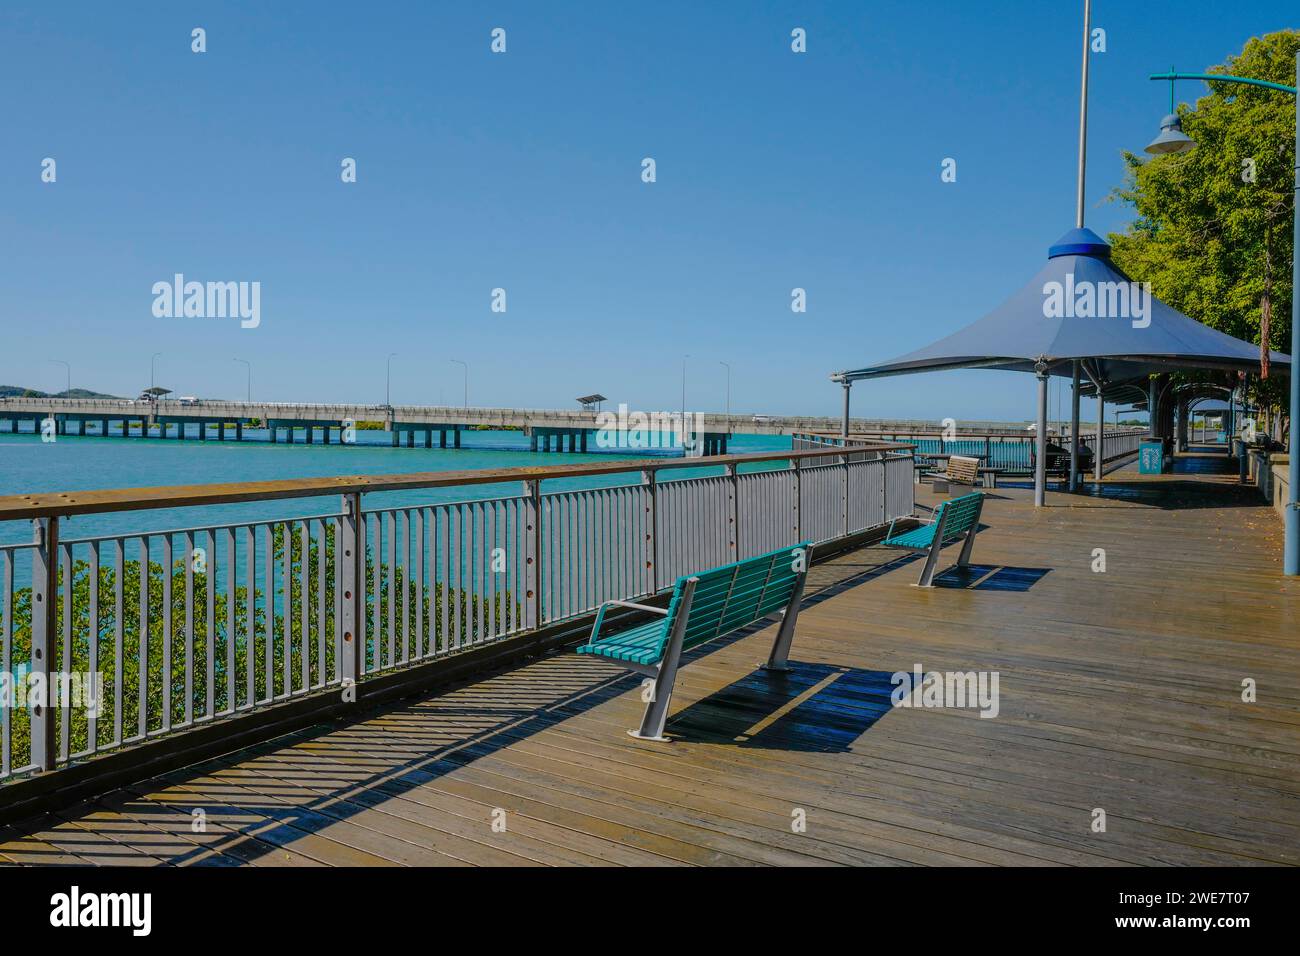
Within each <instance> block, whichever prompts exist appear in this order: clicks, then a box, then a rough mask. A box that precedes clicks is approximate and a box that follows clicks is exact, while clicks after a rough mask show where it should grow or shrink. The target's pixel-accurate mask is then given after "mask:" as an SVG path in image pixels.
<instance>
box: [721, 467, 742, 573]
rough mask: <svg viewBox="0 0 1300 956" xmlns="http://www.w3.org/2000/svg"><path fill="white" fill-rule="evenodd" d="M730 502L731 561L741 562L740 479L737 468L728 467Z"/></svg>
mask: <svg viewBox="0 0 1300 956" xmlns="http://www.w3.org/2000/svg"><path fill="white" fill-rule="evenodd" d="M724 467H726V469H727V478H728V479H729V480H728V482H727V487H728V489H729V490H728V492H727V495H728V496H729V497H730V499H731V500H730V501H729V502H728V503H727V522H728V523H729V525H730V529H729V532H730V533H729V535H728V537H729V538H730V539H731V560H732V561H739V560H740V479H739V478H738V477H736V466H735V465H726V466H724Z"/></svg>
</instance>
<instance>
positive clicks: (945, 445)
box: [793, 428, 1147, 475]
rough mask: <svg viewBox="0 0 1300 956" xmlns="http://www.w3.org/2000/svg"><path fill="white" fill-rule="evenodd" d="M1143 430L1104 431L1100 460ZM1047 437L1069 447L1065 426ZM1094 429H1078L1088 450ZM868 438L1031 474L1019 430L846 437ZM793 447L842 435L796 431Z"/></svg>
mask: <svg viewBox="0 0 1300 956" xmlns="http://www.w3.org/2000/svg"><path fill="white" fill-rule="evenodd" d="M1146 434H1147V432H1146V429H1143V428H1133V429H1122V430H1113V431H1107V432H1105V433H1104V435H1103V442H1102V445H1103V451H1104V455H1103V459H1102V460H1103V461H1105V462H1110V461H1114V460H1116V459H1118V458H1123V457H1125V456H1127V455H1131V454H1136V453H1137V450H1138V444H1139V442H1140V441H1141V440H1142V438H1143V437H1145V436H1146ZM1047 437H1048V441H1049V442H1051V443H1052V444H1054V445H1058V446H1062V447H1064V448H1066V449H1068V448H1069V440H1070V437H1069V430H1068V429H1065V430H1063V431H1062V432H1061V434H1049V435H1048V436H1047ZM1096 439H1097V434H1096V432H1095V431H1091V432H1090V431H1084V430H1083V429H1080V434H1079V444H1080V445H1081V446H1082V447H1084V448H1087V449H1088V450H1089V451H1090V452H1091V451H1093V450H1094V448H1095V446H1096ZM872 441H887V442H905V443H907V444H909V445H912V446H914V447H915V448H916V460H917V462H918V463H920V464H923V465H927V466H930V467H938V462H937V460H936V459H935V458H934V457H932V456H936V455H940V456H942V455H970V456H973V457H976V458H979V459H981V462H982V464H984V465H985V466H987V467H990V468H996V469H998V470H999V471H1001V472H1004V473H1007V474H1026V475H1027V474H1031V473H1032V472H1033V467H1034V434H1033V432H1025V431H1019V432H1015V433H1006V432H973V431H962V432H958V433H957V435H956V436H955V437H945V436H943V435H942V434H940V433H939V432H937V431H917V432H888V433H885V434H882V435H880V436H878V437H877V436H865V437H862V436H853V435H851V436H850V437H849V439H848V444H849V445H850V446H852V445H856V444H868V443H870V442H872ZM793 442H794V447H795V448H825V447H827V446H831V447H843V445H844V439H843V438H841V437H838V436H832V435H818V434H796V435H795V436H794V438H793Z"/></svg>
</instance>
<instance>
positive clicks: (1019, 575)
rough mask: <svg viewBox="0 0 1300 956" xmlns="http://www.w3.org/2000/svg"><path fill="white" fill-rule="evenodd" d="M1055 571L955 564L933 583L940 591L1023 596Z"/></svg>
mask: <svg viewBox="0 0 1300 956" xmlns="http://www.w3.org/2000/svg"><path fill="white" fill-rule="evenodd" d="M1051 570H1052V569H1051V568H1016V567H1009V566H1006V565H997V564H969V565H967V566H966V567H964V568H963V567H958V566H957V565H953V566H952V567H950V568H948V569H947V570H945V571H944V572H942V573H941V574H936V575H935V576H934V581H933V582H932V583H933V584H934V586H935V587H937V588H949V589H951V590H963V591H1010V592H1013V593H1023V592H1025V591H1028V590H1029V589H1030V588H1032V587H1033V586H1034V585H1035V584H1037V583H1038V582H1039V581H1040V580H1042V579H1043V578H1044V577H1045V576H1046V575H1047V573H1048V572H1049V571H1051Z"/></svg>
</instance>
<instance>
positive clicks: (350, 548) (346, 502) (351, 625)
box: [249, 493, 366, 687]
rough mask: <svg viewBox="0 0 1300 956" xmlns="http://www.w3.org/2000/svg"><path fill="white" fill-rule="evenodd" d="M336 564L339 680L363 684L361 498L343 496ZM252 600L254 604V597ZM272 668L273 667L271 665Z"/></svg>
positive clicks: (364, 552)
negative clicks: (339, 613) (338, 613)
mask: <svg viewBox="0 0 1300 956" xmlns="http://www.w3.org/2000/svg"><path fill="white" fill-rule="evenodd" d="M335 549H336V550H335V560H336V561H338V562H339V578H340V588H341V590H342V591H343V595H342V600H341V601H340V610H341V613H342V621H341V622H340V624H339V630H338V633H339V638H340V639H339V644H338V648H337V652H338V661H339V680H340V682H342V683H343V685H344V686H345V687H346V686H347V684H348V682H349V681H351V682H352V684H354V685H355V684H356V683H357V682H358V681H360V680H361V670H362V667H363V650H362V637H361V631H362V629H363V627H364V624H365V613H366V607H365V594H364V593H363V590H364V585H365V579H366V571H365V560H366V548H365V542H364V530H363V525H362V518H361V495H360V494H359V493H353V494H350V495H344V496H343V515H342V517H340V518H339V540H338V541H337V542H336V543H335ZM249 600H252V598H251V596H250V598H249ZM268 666H270V665H269V663H268Z"/></svg>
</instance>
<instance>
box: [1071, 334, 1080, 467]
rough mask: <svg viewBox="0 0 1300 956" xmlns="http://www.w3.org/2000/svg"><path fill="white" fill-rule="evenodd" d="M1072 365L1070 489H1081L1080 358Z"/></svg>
mask: <svg viewBox="0 0 1300 956" xmlns="http://www.w3.org/2000/svg"><path fill="white" fill-rule="evenodd" d="M1070 364H1071V366H1072V374H1071V380H1072V385H1071V387H1070V490H1071V491H1078V490H1079V360H1078V359H1075V360H1074V361H1073V362H1071V363H1070Z"/></svg>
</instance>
